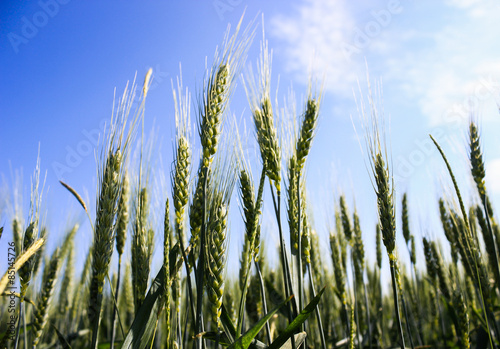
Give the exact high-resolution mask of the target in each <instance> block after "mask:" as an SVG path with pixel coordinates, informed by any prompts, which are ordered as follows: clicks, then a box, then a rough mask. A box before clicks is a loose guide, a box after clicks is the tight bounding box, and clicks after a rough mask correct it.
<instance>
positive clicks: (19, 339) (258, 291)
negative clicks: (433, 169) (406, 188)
mask: <svg viewBox="0 0 500 349" xmlns="http://www.w3.org/2000/svg"><path fill="white" fill-rule="evenodd" d="M246 23H247V22H246V21H245V19H244V18H242V19H241V20H240V22H239V24H238V25H237V26H236V27H235V28H230V29H228V30H227V33H226V35H225V37H223V38H221V44H220V45H219V46H218V47H217V48H216V50H215V54H214V55H213V58H212V59H211V60H210V59H209V62H208V69H207V71H206V73H205V77H204V79H203V82H202V84H200V85H201V86H199V88H198V90H197V91H195V93H196V95H197V96H198V98H196V99H195V101H194V99H192V98H191V93H190V90H188V89H187V88H186V87H185V86H183V84H182V77H181V76H180V75H179V76H178V77H177V78H176V79H174V82H173V83H172V90H173V91H172V92H173V100H174V102H175V110H172V111H171V112H172V114H175V125H176V129H175V137H174V143H173V144H172V147H171V149H172V151H173V159H174V161H173V162H172V164H171V165H170V164H169V166H168V167H169V168H170V171H169V173H168V175H167V178H168V179H169V181H170V185H169V187H170V188H171V191H169V192H168V193H167V196H168V199H167V200H166V201H165V202H162V203H161V204H160V205H158V204H155V198H156V197H158V192H159V191H160V190H164V189H163V188H164V187H165V186H160V185H158V183H157V182H156V181H153V180H151V176H150V170H151V167H152V165H151V163H150V162H149V161H150V156H149V155H148V154H149V152H150V150H151V148H152V147H154V144H153V145H152V144H151V142H150V141H149V140H148V135H147V132H145V130H144V118H147V117H148V116H147V113H145V108H146V106H147V103H148V101H147V95H148V92H149V91H150V87H151V83H152V81H153V77H154V70H149V71H148V72H147V74H146V76H145V77H144V78H143V80H142V78H141V81H143V82H142V83H141V84H139V85H138V86H137V84H136V83H135V82H134V83H132V84H130V85H128V86H127V88H126V89H125V91H123V93H117V97H116V98H115V101H114V104H113V115H112V116H111V118H110V119H109V120H108V122H107V125H106V128H105V130H104V132H103V133H102V134H101V136H100V142H99V145H98V147H97V148H96V149H95V151H96V154H97V156H96V169H97V174H98V175H97V186H96V190H95V191H94V192H92V193H90V198H91V200H95V203H96V204H95V210H93V209H90V208H89V207H93V206H92V205H89V202H88V200H87V199H84V197H85V196H86V195H84V194H83V193H81V192H79V191H78V190H77V189H76V188H79V186H78V183H66V182H64V181H62V182H61V185H62V186H63V187H64V188H65V189H66V190H67V195H68V196H70V197H71V198H72V199H74V200H75V201H74V202H75V204H77V205H78V206H77V207H78V209H79V210H80V211H81V212H82V214H83V215H84V216H85V220H86V221H87V223H88V228H87V227H81V226H79V224H76V223H75V224H73V225H72V226H71V227H70V228H69V229H68V231H67V232H65V235H64V239H62V241H61V242H60V243H58V244H57V247H56V248H54V249H51V250H50V251H49V249H46V248H45V247H46V245H47V243H48V242H49V241H50V239H51V234H50V233H49V232H48V230H47V228H46V227H45V226H44V220H43V217H42V216H43V214H44V213H43V210H42V207H44V201H43V200H45V199H46V196H45V193H44V186H43V181H44V178H43V171H42V170H41V165H40V161H42V162H43V159H40V158H39V159H38V162H37V164H36V166H35V168H33V169H31V170H30V172H31V173H32V176H31V183H30V188H31V190H30V196H29V197H26V198H18V199H19V200H21V199H23V200H24V201H25V202H29V210H28V212H23V210H22V209H16V210H14V211H13V214H12V215H5V216H6V217H8V218H7V219H6V220H5V219H4V220H2V221H0V222H1V223H2V224H4V226H3V227H1V228H0V245H2V246H4V247H5V250H6V251H7V254H8V255H7V256H1V258H2V263H3V264H2V265H5V266H6V269H5V270H0V273H1V274H0V277H1V279H0V295H2V297H0V348H2V349H3V348H39V349H44V348H92V349H96V348H101V349H105V348H117V349H118V348H123V349H125V348H168V349H170V348H196V349H205V348H222V347H224V348H231V349H233V348H234V349H238V348H243V349H246V348H259V349H264V348H269V349H279V348H293V349H306V348H322V349H327V348H328V349H330V348H370V349H377V348H461V349H462V348H478V349H482V348H499V347H500V264H499V251H500V225H499V224H500V222H498V221H497V218H496V217H497V213H496V211H495V207H493V205H492V203H491V200H490V197H489V196H488V193H489V192H488V188H487V187H486V184H485V175H486V173H485V163H484V160H483V149H482V143H483V140H482V138H481V135H480V132H479V130H480V125H479V122H478V120H477V118H474V117H472V118H471V119H470V122H469V126H468V129H467V130H463V132H464V133H465V132H466V133H467V135H468V139H467V141H466V142H464V143H463V144H462V146H463V148H464V151H466V152H467V154H468V162H469V163H468V164H469V168H468V169H469V170H470V174H469V173H467V174H466V175H468V176H470V177H471V178H472V179H473V180H471V181H470V183H471V184H470V185H471V187H470V188H464V187H460V185H458V184H457V181H456V179H455V175H457V173H456V172H455V171H457V170H460V171H461V170H462V168H458V167H457V166H456V164H454V163H453V162H452V161H449V160H448V157H447V154H446V152H445V151H444V150H443V149H442V148H441V145H440V144H439V142H438V141H436V140H435V138H433V137H432V135H430V138H431V141H432V144H433V146H434V149H433V151H435V153H436V154H437V155H438V156H439V159H440V161H441V162H442V163H443V166H445V168H446V169H447V172H446V177H444V178H443V185H444V186H445V187H446V191H443V192H445V193H447V194H446V195H444V194H443V196H442V197H440V198H437V200H438V207H439V212H429V213H428V214H429V215H435V216H436V217H439V218H440V221H441V225H440V226H437V227H434V228H433V229H435V230H436V231H439V232H443V233H444V234H443V236H445V237H446V240H439V239H435V238H433V237H431V236H433V235H429V234H422V233H421V232H415V231H412V228H411V224H410V221H412V220H417V219H418V218H417V217H415V213H414V212H415V211H414V209H413V208H412V207H411V205H410V204H409V200H408V195H407V194H403V195H402V200H397V201H398V202H396V195H395V191H396V190H398V188H395V181H394V179H393V175H394V174H393V169H392V165H391V149H390V147H388V146H387V144H389V143H390V139H387V138H388V137H389V136H388V133H387V130H386V128H387V127H388V126H387V125H388V120H384V115H383V113H382V105H381V102H380V98H379V96H378V87H377V88H374V87H373V88H372V87H370V86H369V87H368V90H369V91H370V92H369V93H368V94H367V95H365V96H364V97H363V96H360V98H359V99H358V101H357V109H358V112H359V115H358V116H357V118H358V119H359V122H360V123H361V125H362V128H361V130H360V131H359V130H358V131H359V132H360V143H361V145H362V147H363V149H364V154H365V155H364V156H365V159H364V161H365V162H366V164H367V169H368V171H369V172H370V176H371V181H372V186H373V193H372V194H375V197H376V203H374V205H373V206H374V207H376V208H377V217H378V222H377V223H376V224H373V227H372V229H371V230H370V231H363V232H362V231H361V226H362V224H361V221H362V220H363V219H364V216H363V215H362V213H361V212H360V211H359V210H358V209H357V207H356V205H355V204H353V203H351V202H352V200H351V199H350V197H351V195H350V194H349V190H348V188H344V189H345V192H344V193H342V194H339V195H337V197H333V198H332V201H333V202H335V205H334V207H332V208H331V212H332V217H331V221H332V222H334V223H333V224H332V226H331V227H330V226H329V227H328V228H327V229H328V230H329V246H320V240H319V238H318V234H317V233H316V229H317V226H319V225H321V224H323V222H321V221H320V220H314V219H313V217H312V216H313V213H314V210H315V209H316V208H317V207H316V205H315V203H314V202H311V201H312V200H310V198H309V196H308V195H307V191H306V183H307V181H314V176H306V173H305V172H306V167H307V163H308V156H309V155H310V152H311V150H312V149H314V146H315V144H314V138H315V135H316V133H317V130H318V127H321V122H320V121H321V118H322V103H323V102H324V101H323V99H324V98H325V94H324V91H323V85H322V80H321V77H315V76H311V78H310V84H309V87H308V89H307V91H302V92H304V95H305V96H306V97H305V98H304V100H303V102H301V103H302V104H297V106H296V108H295V109H296V110H295V109H294V108H290V109H287V108H278V107H277V106H276V102H275V97H274V91H272V90H271V75H272V74H271V68H272V50H271V48H270V47H268V43H267V41H266V38H265V36H264V35H263V34H262V32H263V29H262V28H261V27H260V26H259V25H258V24H257V23H256V22H255V21H254V22H250V24H246ZM251 45H259V47H260V57H259V58H258V60H257V62H252V63H253V67H254V69H249V68H248V62H247V59H246V57H247V53H248V50H249V47H250V46H251ZM275 68H276V67H275ZM372 86H375V85H372ZM377 86H378V85H377ZM235 89H242V90H243V91H244V92H245V93H246V96H247V100H248V106H247V113H248V114H249V115H250V114H251V122H252V124H251V125H249V126H250V127H249V129H250V131H249V132H247V134H243V133H241V131H240V129H239V127H238V121H237V120H236V117H234V116H233V115H232V114H231V112H230V111H229V109H230V105H231V101H232V97H233V94H234V91H235ZM284 116H286V117H284ZM194 139H196V141H194ZM246 143H254V145H255V147H254V148H255V149H256V153H257V159H258V161H250V160H249V155H248V147H247V145H246ZM197 145H199V146H197ZM136 149H139V150H138V152H137V151H136ZM255 174H258V175H255ZM461 175H462V174H461ZM464 192H466V193H472V194H473V195H472V199H468V198H467V197H465V195H462V193H464ZM21 193H22V191H21ZM400 193H401V191H400ZM9 195H12V196H13V197H15V196H16V195H22V194H20V193H15V192H14V189H13V188H12V193H9ZM332 195H333V194H332ZM231 207H237V210H239V213H240V215H238V216H236V217H233V216H232V215H230V214H229V212H230V208H231ZM51 209H56V210H57V209H58V208H56V207H52V208H51ZM264 210H265V211H267V212H272V215H271V217H264V216H263V214H262V212H264ZM152 217H161V222H162V229H158V228H157V225H155V224H153V218H152ZM268 218H270V219H271V220H273V222H272V224H269V223H266V222H265V220H266V219H268ZM230 219H231V220H232V219H239V220H241V221H242V224H241V225H240V226H241V227H243V229H241V230H239V229H233V228H232V226H231V225H230V224H229V220H230ZM396 226H397V228H396ZM269 227H273V229H271V230H270V228H269ZM81 230H86V231H85V232H83V234H85V235H89V236H92V245H91V248H90V249H88V250H82V249H81V248H80V247H79V246H78V239H77V238H75V236H76V235H77V233H78V234H82V232H81ZM79 231H80V232H79ZM396 231H398V232H399V231H401V232H402V235H401V234H400V233H398V234H396ZM7 232H9V235H10V234H11V233H12V240H7V239H6V235H7V234H6V233H7ZM264 234H269V235H273V236H274V241H277V244H276V245H272V244H271V243H269V240H266V239H264V238H263V236H264ZM367 235H372V236H375V241H376V246H369V245H366V244H365V241H364V239H363V236H367ZM231 236H233V239H236V238H235V236H239V237H241V241H242V242H243V244H242V246H241V255H240V257H239V260H238V262H239V265H238V267H237V268H236V269H237V270H238V275H237V276H236V277H229V274H228V272H227V269H228V264H229V263H234V261H233V260H230V259H229V258H228V252H229V251H228V246H229V240H230V239H231ZM396 236H398V241H399V239H400V238H401V237H402V238H403V239H404V241H403V243H401V242H399V243H396ZM238 239H239V238H238ZM238 239H236V240H237V241H240V240H238ZM155 241H156V245H155ZM158 241H161V244H160V245H158V243H157V242H158ZM401 246H403V247H405V248H400V247H401ZM367 249H373V250H375V251H376V252H375V256H376V263H369V262H368V259H367V258H366V253H365V252H366V251H367ZM155 250H156V251H161V253H160V254H161V256H162V258H161V267H160V268H156V267H155V263H153V252H154V251H155ZM326 250H328V253H327V254H325V253H323V252H322V251H326ZM418 251H421V252H418ZM422 251H423V253H422ZM445 251H449V255H446V256H445V255H444V254H445V253H448V252H445ZM417 252H418V253H417ZM79 254H82V255H80V256H78V255H79ZM384 255H386V256H387V257H388V258H386V257H385V256H384ZM403 255H404V256H405V258H402V256H403ZM271 256H276V258H275V260H276V261H277V262H276V263H270V262H269V260H270V257H271ZM407 256H409V258H407ZM422 256H423V257H422ZM417 258H425V261H421V262H419V265H421V266H424V267H417ZM407 260H408V261H409V263H410V265H404V263H403V261H407ZM80 262H82V263H80Z"/></svg>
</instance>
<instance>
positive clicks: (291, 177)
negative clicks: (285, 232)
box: [287, 155, 303, 255]
mask: <svg viewBox="0 0 500 349" xmlns="http://www.w3.org/2000/svg"><path fill="white" fill-rule="evenodd" d="M298 171H299V169H298V166H297V159H296V157H295V155H293V156H292V157H291V158H290V160H288V188H287V196H288V207H287V210H288V226H289V229H290V245H291V249H292V254H294V255H296V254H297V252H298V251H297V250H298V248H299V219H300V218H299V216H298V215H299V206H298V204H299V200H298V191H299V189H298V187H299V183H298V179H299V177H298V174H299V172H298ZM301 211H303V210H301Z"/></svg>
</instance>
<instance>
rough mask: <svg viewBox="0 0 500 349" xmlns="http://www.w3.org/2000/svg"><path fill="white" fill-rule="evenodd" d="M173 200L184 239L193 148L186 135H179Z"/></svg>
mask: <svg viewBox="0 0 500 349" xmlns="http://www.w3.org/2000/svg"><path fill="white" fill-rule="evenodd" d="M174 166H175V170H174V171H175V172H174V174H173V200H174V208H175V229H176V232H177V235H178V236H180V237H179V238H182V239H184V220H185V208H186V205H187V203H188V200H189V177H190V167H191V149H190V146H189V142H188V140H187V138H186V137H184V136H182V135H181V136H179V137H178V140H177V153H176V158H175V162H174Z"/></svg>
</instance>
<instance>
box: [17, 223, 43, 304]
mask: <svg viewBox="0 0 500 349" xmlns="http://www.w3.org/2000/svg"><path fill="white" fill-rule="evenodd" d="M37 230H38V229H37V228H35V222H32V223H30V225H29V226H28V228H26V231H25V232H24V238H23V251H26V250H27V249H28V248H30V246H31V245H32V244H33V243H34V242H35V240H36V238H37V233H36V231H37ZM35 261H36V256H33V257H31V258H30V259H29V260H28V261H27V262H26V263H24V265H23V266H22V267H21V269H19V278H20V280H21V296H22V297H24V295H26V291H27V289H28V286H29V284H30V281H31V274H32V271H33V267H34V265H35Z"/></svg>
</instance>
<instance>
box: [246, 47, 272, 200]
mask: <svg viewBox="0 0 500 349" xmlns="http://www.w3.org/2000/svg"><path fill="white" fill-rule="evenodd" d="M271 64H272V56H271V54H270V53H269V48H268V44H267V41H265V40H263V41H262V42H261V51H260V59H259V62H258V65H257V70H258V73H257V75H258V77H259V80H258V82H257V81H255V78H254V75H253V72H252V70H251V68H250V69H249V70H248V72H247V74H246V75H245V80H244V87H245V91H246V94H247V98H248V101H249V104H250V109H251V111H252V116H253V121H254V126H255V131H256V135H257V143H258V144H259V149H260V154H261V158H262V162H263V163H264V166H265V169H266V175H267V176H268V178H269V179H270V180H271V181H272V182H273V183H274V185H275V187H276V188H277V190H278V191H280V188H281V149H280V144H279V140H278V136H277V134H278V132H277V129H276V125H275V116H274V114H273V107H272V104H271V86H270V85H271Z"/></svg>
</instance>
